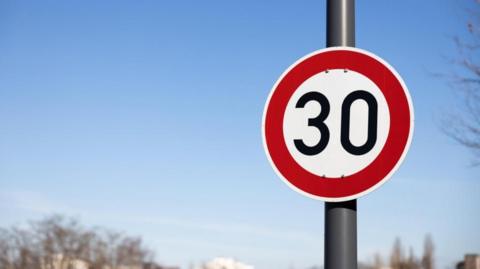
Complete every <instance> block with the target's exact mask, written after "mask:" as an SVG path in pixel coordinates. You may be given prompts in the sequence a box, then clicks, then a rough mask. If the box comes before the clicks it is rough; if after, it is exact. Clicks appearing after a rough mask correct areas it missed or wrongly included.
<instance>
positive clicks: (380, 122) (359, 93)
mask: <svg viewBox="0 0 480 269" xmlns="http://www.w3.org/2000/svg"><path fill="white" fill-rule="evenodd" d="M389 129H390V112H389V109H388V106H387V101H386V100H385V96H384V95H383V93H382V91H381V90H380V89H379V88H378V86H377V85H376V84H375V83H374V82H373V81H371V80H370V79H369V78H367V77H366V76H364V75H362V74H360V73H358V72H355V71H352V70H345V69H333V70H327V71H324V72H321V73H318V74H316V75H314V76H312V77H310V78H309V79H307V80H306V81H304V82H303V83H302V84H301V85H300V86H299V87H298V88H297V89H296V90H295V92H294V93H293V95H292V96H291V98H290V100H289V101H288V104H287V106H286V109H285V115H284V120H283V132H284V139H285V144H286V146H287V149H288V151H289V153H290V154H291V156H292V157H293V159H294V160H295V161H296V162H297V163H298V164H299V165H300V166H302V167H303V168H304V169H306V170H307V171H309V172H310V173H312V174H315V175H317V176H320V177H327V178H342V177H346V176H350V175H352V174H355V173H357V172H359V171H361V170H362V169H364V168H365V167H367V166H368V165H369V164H370V163H371V162H372V161H373V160H375V158H377V156H378V155H379V154H380V151H381V150H382V149H383V146H384V145H385V142H386V140H387V137H388V132H389ZM320 153H321V154H320Z"/></svg>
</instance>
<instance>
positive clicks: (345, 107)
mask: <svg viewBox="0 0 480 269" xmlns="http://www.w3.org/2000/svg"><path fill="white" fill-rule="evenodd" d="M356 100H363V101H365V102H366V103H367V105H368V135H367V141H366V142H365V144H363V145H361V146H355V145H353V144H352V142H350V108H351V107H352V103H353V102H355V101H356ZM377 118H378V105H377V100H376V99H375V97H374V96H373V95H372V94H371V93H369V92H366V91H354V92H352V93H350V94H349V95H347V97H346V98H345V100H344V101H343V104H342V121H341V123H342V124H341V130H340V141H341V142H342V146H343V148H344V149H345V150H346V151H348V152H349V153H351V154H353V155H363V154H365V153H367V152H369V151H370V150H371V149H372V148H373V147H374V146H375V143H376V142H377Z"/></svg>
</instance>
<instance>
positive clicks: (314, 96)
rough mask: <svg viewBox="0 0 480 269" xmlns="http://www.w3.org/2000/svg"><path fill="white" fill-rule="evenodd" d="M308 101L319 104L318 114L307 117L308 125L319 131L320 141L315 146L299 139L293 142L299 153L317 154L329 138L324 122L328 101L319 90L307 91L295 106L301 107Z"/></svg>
mask: <svg viewBox="0 0 480 269" xmlns="http://www.w3.org/2000/svg"><path fill="white" fill-rule="evenodd" d="M310 101H315V102H317V103H318V104H320V108H321V111H320V114H319V115H318V116H317V117H315V118H311V119H308V126H312V127H315V128H317V129H318V131H320V141H318V143H317V144H316V145H315V146H307V145H305V143H304V142H303V140H301V139H294V140H293V142H294V143H295V147H296V148H297V149H298V151H300V152H301V153H303V154H305V155H317V154H319V153H320V152H322V151H323V150H324V149H325V147H326V146H327V144H328V140H329V139H330V131H329V130H328V127H327V125H325V123H324V121H325V119H327V117H328V113H330V103H329V102H328V100H327V98H326V97H325V95H323V94H321V93H319V92H308V93H306V94H304V95H303V96H302V97H300V99H298V102H297V104H296V105H295V107H296V108H303V107H305V104H307V103H308V102H310Z"/></svg>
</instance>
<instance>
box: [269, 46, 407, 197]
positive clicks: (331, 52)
mask: <svg viewBox="0 0 480 269" xmlns="http://www.w3.org/2000/svg"><path fill="white" fill-rule="evenodd" d="M413 122H414V121H413V108H412V103H411V100H410V94H409V92H408V90H407V87H406V86H405V83H404V82H403V80H402V78H401V77H400V76H399V75H398V74H397V72H396V71H395V70H394V69H393V68H392V67H391V66H390V65H389V64H387V63H386V62H385V61H384V60H382V59H381V58H379V57H378V56H376V55H374V54H372V53H369V52H367V51H364V50H361V49H357V48H351V47H334V48H327V49H322V50H318V51H315V52H313V53H311V54H309V55H307V56H305V57H303V58H301V59H300V60H298V61H297V62H296V63H294V64H293V65H292V66H290V67H289V68H288V69H287V70H286V71H285V72H284V73H283V74H282V76H281V77H280V78H279V79H278V81H277V82H276V84H275V85H274V87H273V89H272V90H271V92H270V96H269V97H268V101H267V103H266V105H265V110H264V114H263V126H262V129H263V130H262V131H263V142H264V147H265V151H266V152H267V156H268V157H269V160H270V162H271V164H272V166H273V168H274V170H275V171H276V172H277V174H278V175H279V176H280V178H282V179H283V180H284V181H285V182H286V183H287V184H288V185H289V186H290V187H292V188H293V189H294V190H296V191H299V192H300V193H302V194H305V195H307V196H309V197H312V198H316V199H320V200H324V201H329V202H340V201H346V200H351V199H355V198H358V197H360V196H362V195H365V194H367V193H369V192H370V191H372V190H374V189H376V188H377V187H379V186H380V185H381V184H383V183H384V182H385V181H386V180H388V178H389V177H390V176H391V175H392V174H393V173H394V172H395V170H396V169H397V168H398V166H399V165H400V163H401V162H402V160H403V159H404V157H405V154H406V152H407V150H408V148H409V145H410V141H411V139H412V133H413Z"/></svg>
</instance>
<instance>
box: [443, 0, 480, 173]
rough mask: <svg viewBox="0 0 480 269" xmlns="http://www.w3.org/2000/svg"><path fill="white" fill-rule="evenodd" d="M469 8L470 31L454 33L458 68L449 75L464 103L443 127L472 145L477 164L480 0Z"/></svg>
mask: <svg viewBox="0 0 480 269" xmlns="http://www.w3.org/2000/svg"><path fill="white" fill-rule="evenodd" d="M467 12H468V14H469V18H468V21H467V22H466V24H465V29H466V32H467V33H468V34H466V35H462V37H459V36H456V37H454V41H455V44H456V45H457V48H458V58H457V59H454V60H453V63H454V65H453V66H456V67H458V68H457V70H456V71H454V72H452V74H451V75H448V76H447V78H449V81H450V83H451V85H452V86H453V88H454V89H455V90H456V92H457V93H458V96H459V97H460V98H461V104H462V107H461V109H460V111H458V112H457V113H454V114H450V115H449V116H447V117H446V119H445V122H444V124H443V126H442V129H443V131H444V132H445V133H446V134H447V135H449V136H450V137H451V138H453V139H454V140H455V141H457V142H459V143H460V144H461V145H463V146H465V147H466V148H468V149H470V150H471V151H472V152H473V154H474V156H475V159H476V161H475V164H480V58H479V56H480V55H479V53H478V52H479V50H480V1H473V0H471V8H470V9H468V10H467Z"/></svg>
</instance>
